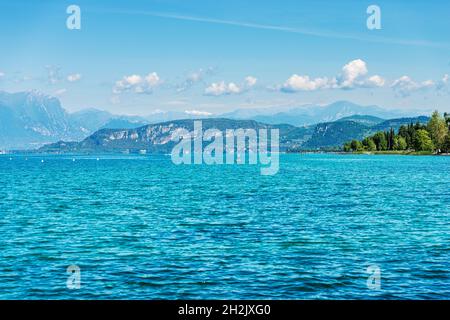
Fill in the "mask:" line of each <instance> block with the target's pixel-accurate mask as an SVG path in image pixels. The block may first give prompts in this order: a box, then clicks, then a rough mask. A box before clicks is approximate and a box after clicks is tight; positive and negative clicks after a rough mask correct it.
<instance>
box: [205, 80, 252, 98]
mask: <svg viewBox="0 0 450 320" xmlns="http://www.w3.org/2000/svg"><path fill="white" fill-rule="evenodd" d="M257 81H258V79H256V78H255V77H253V76H248V77H246V78H245V79H244V82H243V83H242V84H236V83H234V82H229V83H226V82H225V81H221V82H214V83H211V84H210V85H209V86H208V87H207V88H206V89H205V95H207V96H223V95H231V94H240V93H243V92H245V91H248V90H250V89H251V88H252V87H254V86H255V85H256V82H257Z"/></svg>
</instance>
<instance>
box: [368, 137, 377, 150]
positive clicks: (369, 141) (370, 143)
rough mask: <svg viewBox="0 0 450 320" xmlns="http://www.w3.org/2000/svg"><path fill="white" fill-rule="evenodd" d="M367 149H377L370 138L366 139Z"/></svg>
mask: <svg viewBox="0 0 450 320" xmlns="http://www.w3.org/2000/svg"><path fill="white" fill-rule="evenodd" d="M367 150H369V151H377V145H376V144H375V142H373V139H372V138H369V139H368V140H367Z"/></svg>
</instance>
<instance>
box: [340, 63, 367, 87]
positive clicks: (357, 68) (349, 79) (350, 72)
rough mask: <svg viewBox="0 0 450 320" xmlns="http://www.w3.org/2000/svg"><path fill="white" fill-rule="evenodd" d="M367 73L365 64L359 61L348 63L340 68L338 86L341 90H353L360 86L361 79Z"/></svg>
mask: <svg viewBox="0 0 450 320" xmlns="http://www.w3.org/2000/svg"><path fill="white" fill-rule="evenodd" d="M368 72H369V71H368V70H367V64H366V62H364V61H363V60H361V59H356V60H353V61H350V62H349V63H347V64H346V65H345V66H343V67H342V75H340V76H339V77H338V86H339V87H340V88H343V89H346V88H348V89H350V88H354V87H355V86H357V85H360V84H361V79H362V77H363V76H365V75H366V74H367V73H368Z"/></svg>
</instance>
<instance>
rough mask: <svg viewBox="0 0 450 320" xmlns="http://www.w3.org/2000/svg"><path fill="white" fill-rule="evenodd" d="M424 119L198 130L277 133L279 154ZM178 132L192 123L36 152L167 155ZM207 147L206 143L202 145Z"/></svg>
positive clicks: (250, 123)
mask: <svg viewBox="0 0 450 320" xmlns="http://www.w3.org/2000/svg"><path fill="white" fill-rule="evenodd" d="M428 120H429V118H428V117H424V116H421V117H415V118H400V119H394V120H382V119H380V118H376V117H371V116H353V117H348V118H344V119H341V120H338V121H334V122H325V123H319V124H317V125H311V126H305V127H295V126H292V125H289V124H275V125H272V124H266V123H261V122H258V121H255V120H234V119H226V118H213V119H202V128H203V130H204V131H206V130H208V129H218V130H220V131H221V132H225V130H227V129H239V128H245V129H255V130H258V129H263V128H264V129H269V130H270V129H279V132H280V151H288V152H298V151H302V150H338V149H339V148H340V147H341V146H342V145H343V144H344V143H345V142H347V141H349V140H352V139H362V138H364V137H365V136H368V135H371V134H373V133H375V132H376V131H379V130H389V129H390V128H391V127H392V128H394V129H398V127H399V126H400V125H402V124H408V123H416V122H420V123H426V122H427V121H428ZM180 129H186V130H188V131H189V132H192V131H193V129H194V120H191V119H186V120H175V121H168V122H162V123H158V124H149V125H145V126H142V127H139V128H133V129H101V130H99V131H97V132H95V133H94V134H92V135H91V136H89V137H87V138H86V139H84V140H82V141H80V142H64V141H59V142H57V143H54V144H49V145H45V146H43V147H42V148H40V149H39V150H38V152H44V153H118V152H120V153H165V154H167V153H170V152H171V150H172V148H173V146H174V144H175V142H173V141H172V137H173V135H174V134H175V133H177V132H178V131H179V130H180ZM206 144H207V143H206Z"/></svg>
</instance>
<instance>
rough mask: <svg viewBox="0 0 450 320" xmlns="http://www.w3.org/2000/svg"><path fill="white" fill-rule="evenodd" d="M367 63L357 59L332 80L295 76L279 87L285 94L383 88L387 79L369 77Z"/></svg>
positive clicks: (345, 66) (377, 76)
mask: <svg viewBox="0 0 450 320" xmlns="http://www.w3.org/2000/svg"><path fill="white" fill-rule="evenodd" d="M368 73H369V70H368V68H367V64H366V62H365V61H363V60H361V59H356V60H353V61H350V62H349V63H347V64H346V65H344V66H343V67H342V72H341V73H340V74H339V75H338V76H336V77H332V78H327V77H317V78H311V77H310V76H308V75H298V74H293V75H292V76H291V77H290V78H289V79H287V80H286V82H285V83H284V84H283V85H281V86H278V88H279V89H280V90H281V91H284V92H298V91H315V90H320V89H354V88H374V87H383V86H384V85H385V82H386V81H385V79H383V78H382V77H381V76H379V75H374V76H370V77H369V76H368Z"/></svg>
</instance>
